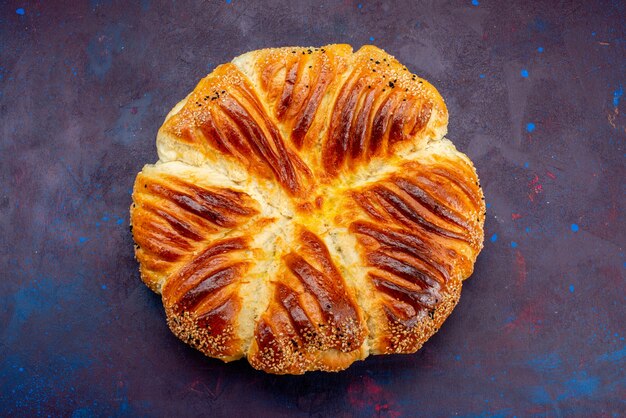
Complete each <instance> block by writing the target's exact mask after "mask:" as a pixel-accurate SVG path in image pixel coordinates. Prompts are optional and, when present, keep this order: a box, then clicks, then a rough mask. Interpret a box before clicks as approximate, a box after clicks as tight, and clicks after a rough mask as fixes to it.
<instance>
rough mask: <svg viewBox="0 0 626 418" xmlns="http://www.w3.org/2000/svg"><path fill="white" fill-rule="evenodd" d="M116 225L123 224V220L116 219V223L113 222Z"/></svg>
mask: <svg viewBox="0 0 626 418" xmlns="http://www.w3.org/2000/svg"><path fill="white" fill-rule="evenodd" d="M115 223H116V224H118V225H121V224H123V223H124V219H122V218H118V219H117V221H115Z"/></svg>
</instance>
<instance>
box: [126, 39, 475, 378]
mask: <svg viewBox="0 0 626 418" xmlns="http://www.w3.org/2000/svg"><path fill="white" fill-rule="evenodd" d="M447 124H448V113H447V109H446V106H445V104H444V101H443V99H442V98H441V96H440V95H439V93H438V92H437V90H435V88H434V87H433V86H432V85H431V84H429V83H428V82H426V81H425V80H423V79H421V78H419V77H418V76H416V75H414V74H412V73H411V72H409V70H408V69H407V68H406V67H404V66H403V65H402V64H400V63H399V62H398V61H397V60H396V59H394V58H393V57H392V56H390V55H389V54H387V53H385V52H384V51H383V50H381V49H379V48H376V47H374V46H364V47H362V48H361V49H359V50H358V51H357V52H353V51H352V48H351V47H350V46H349V45H329V46H325V47H323V48H276V49H263V50H258V51H253V52H249V53H246V54H244V55H241V56H239V57H237V58H235V59H234V60H233V61H232V62H231V63H228V64H224V65H221V66H219V67H217V68H216V69H215V70H214V71H213V72H212V73H211V74H209V75H208V76H207V77H206V78H204V79H202V80H201V81H200V83H199V84H198V85H197V86H196V88H195V89H194V91H193V92H192V93H191V94H189V95H188V96H187V97H186V98H185V99H184V100H183V101H181V102H180V103H178V104H177V105H176V106H175V107H174V109H173V110H172V111H171V112H170V113H169V114H168V115H167V117H166V119H165V123H164V124H163V126H162V127H161V128H160V130H159V132H158V135H157V150H158V154H159V161H158V162H157V163H156V164H155V165H146V166H145V167H144V168H143V170H142V171H141V173H139V174H138V175H137V179H136V181H135V185H134V191H133V202H134V203H133V204H132V207H131V225H132V227H131V228H132V233H133V237H134V240H135V242H136V247H135V254H136V258H137V260H138V261H139V263H140V272H141V278H142V280H143V281H144V282H145V283H146V284H147V285H148V286H149V287H150V288H151V289H152V290H154V291H155V292H157V293H160V294H161V295H162V298H163V305H164V307H165V312H166V315H167V322H168V324H169V326H170V328H171V330H172V331H173V332H174V334H176V335H177V336H178V337H179V338H180V339H182V340H183V341H185V342H187V343H188V344H190V345H191V346H193V347H195V348H197V349H198V350H200V351H201V352H203V353H204V354H206V355H208V356H211V357H216V358H219V359H222V360H224V361H231V360H236V359H239V358H241V357H244V356H245V357H247V358H248V361H249V362H250V363H251V364H252V366H253V367H255V368H257V369H260V370H264V371H266V372H269V373H277V374H301V373H304V372H306V371H310V370H326V371H337V370H342V369H345V368H347V367H348V366H349V365H350V364H351V363H353V362H354V361H356V360H361V359H364V358H365V357H367V356H368V355H369V354H390V353H413V352H415V351H416V350H418V349H419V348H420V347H421V346H422V344H423V343H424V342H425V341H426V340H427V339H428V338H429V337H430V336H431V335H432V334H434V333H435V332H436V331H437V330H438V329H439V327H440V326H441V324H442V323H443V321H444V320H445V319H446V317H447V316H448V315H449V314H450V312H451V311H452V309H453V308H454V306H455V305H456V303H457V301H458V300H459V296H460V293H461V283H462V281H463V280H464V279H466V278H467V277H468V276H469V275H470V274H471V273H472V270H473V265H474V261H475V260H476V257H477V255H478V253H479V252H480V250H481V248H482V242H483V223H484V216H485V206H484V201H483V194H482V191H481V188H480V186H479V183H478V178H477V176H476V172H475V170H474V167H473V165H472V163H471V161H470V160H469V159H468V158H467V157H466V156H465V155H464V154H462V153H460V152H458V151H457V150H456V149H455V147H454V145H453V144H452V143H451V142H450V141H449V140H447V139H445V138H444V135H445V133H446V130H447Z"/></svg>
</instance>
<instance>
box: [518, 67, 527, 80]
mask: <svg viewBox="0 0 626 418" xmlns="http://www.w3.org/2000/svg"><path fill="white" fill-rule="evenodd" d="M519 73H520V75H521V76H522V77H524V78H528V70H527V69H525V68H523V69H522V71H520V72H519Z"/></svg>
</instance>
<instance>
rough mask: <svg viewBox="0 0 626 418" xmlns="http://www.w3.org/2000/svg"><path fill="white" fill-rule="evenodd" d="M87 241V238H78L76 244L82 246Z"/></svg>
mask: <svg viewBox="0 0 626 418" xmlns="http://www.w3.org/2000/svg"><path fill="white" fill-rule="evenodd" d="M87 241H89V238H87V237H79V238H78V242H80V243H81V244H84V243H85V242H87Z"/></svg>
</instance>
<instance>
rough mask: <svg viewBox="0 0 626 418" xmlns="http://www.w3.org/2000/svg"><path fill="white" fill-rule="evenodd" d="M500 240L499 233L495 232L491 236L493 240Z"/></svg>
mask: <svg viewBox="0 0 626 418" xmlns="http://www.w3.org/2000/svg"><path fill="white" fill-rule="evenodd" d="M497 240H498V234H493V235H492V236H491V242H496V241H497Z"/></svg>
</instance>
